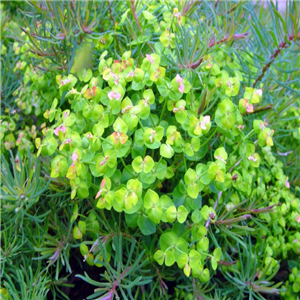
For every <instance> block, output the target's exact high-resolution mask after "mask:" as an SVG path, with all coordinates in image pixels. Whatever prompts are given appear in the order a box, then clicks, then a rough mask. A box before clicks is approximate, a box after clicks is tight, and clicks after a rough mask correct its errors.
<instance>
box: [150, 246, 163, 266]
mask: <svg viewBox="0 0 300 300" xmlns="http://www.w3.org/2000/svg"><path fill="white" fill-rule="evenodd" d="M153 258H154V259H155V260H156V261H157V263H158V264H159V265H160V266H162V265H163V263H164V259H165V254H164V252H163V251H162V250H157V251H156V252H155V253H154V255H153Z"/></svg>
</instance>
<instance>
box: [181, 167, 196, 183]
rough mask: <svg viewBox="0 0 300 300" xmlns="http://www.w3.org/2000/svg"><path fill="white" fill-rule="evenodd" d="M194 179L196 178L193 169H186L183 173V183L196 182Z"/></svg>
mask: <svg viewBox="0 0 300 300" xmlns="http://www.w3.org/2000/svg"><path fill="white" fill-rule="evenodd" d="M196 180H197V174H196V172H195V170H193V169H188V170H187V171H186V173H185V174H184V182H185V184H187V185H190V184H192V183H194V182H196Z"/></svg>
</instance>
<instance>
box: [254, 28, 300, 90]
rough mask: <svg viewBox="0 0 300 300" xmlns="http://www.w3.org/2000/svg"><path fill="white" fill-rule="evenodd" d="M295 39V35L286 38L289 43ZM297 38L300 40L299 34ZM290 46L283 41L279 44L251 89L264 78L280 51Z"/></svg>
mask: <svg viewBox="0 0 300 300" xmlns="http://www.w3.org/2000/svg"><path fill="white" fill-rule="evenodd" d="M294 38H295V35H294V34H293V35H290V36H289V37H288V40H289V41H292V40H293V39H294ZM298 38H300V33H299V34H298ZM289 45H290V43H289V42H286V41H283V42H281V43H280V44H279V47H278V49H276V50H275V52H274V53H273V54H272V55H271V56H270V60H269V62H268V63H267V64H266V65H265V66H264V67H263V69H262V71H261V74H260V75H259V76H258V77H257V78H256V80H255V82H254V83H253V87H255V86H256V84H257V83H258V82H259V81H260V80H261V79H262V78H263V77H264V75H265V73H266V71H267V70H268V69H269V68H270V66H271V64H272V63H273V62H274V60H275V58H276V57H277V56H278V55H279V54H280V52H281V51H282V49H284V48H287V47H288V46H289Z"/></svg>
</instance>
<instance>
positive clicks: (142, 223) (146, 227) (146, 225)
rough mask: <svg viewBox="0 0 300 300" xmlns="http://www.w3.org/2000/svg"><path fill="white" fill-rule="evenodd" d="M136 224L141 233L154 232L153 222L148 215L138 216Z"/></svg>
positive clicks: (148, 233)
mask: <svg viewBox="0 0 300 300" xmlns="http://www.w3.org/2000/svg"><path fill="white" fill-rule="evenodd" d="M137 224H138V226H139V228H140V230H141V232H142V234H143V235H150V234H153V233H155V232H156V226H155V223H154V222H152V221H151V220H150V219H149V218H148V217H145V216H139V218H138V220H137Z"/></svg>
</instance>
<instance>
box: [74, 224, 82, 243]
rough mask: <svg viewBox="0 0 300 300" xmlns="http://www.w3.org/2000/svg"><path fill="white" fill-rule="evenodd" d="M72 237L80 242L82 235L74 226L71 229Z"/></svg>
mask: <svg viewBox="0 0 300 300" xmlns="http://www.w3.org/2000/svg"><path fill="white" fill-rule="evenodd" d="M73 237H74V238H75V239H76V240H80V239H81V238H82V237H83V234H82V232H81V230H80V229H79V227H78V226H75V227H74V229H73Z"/></svg>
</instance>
